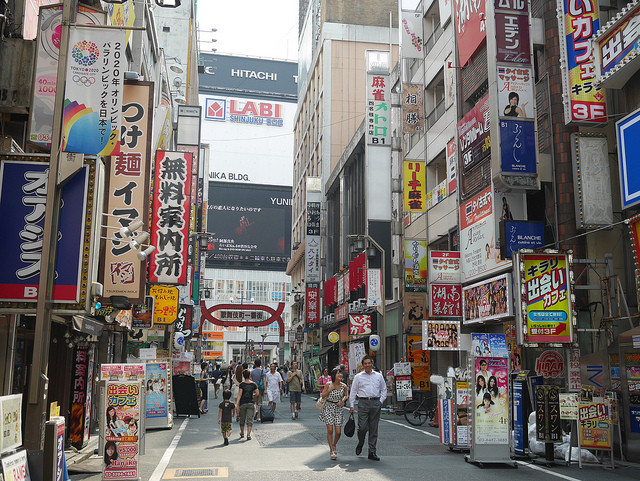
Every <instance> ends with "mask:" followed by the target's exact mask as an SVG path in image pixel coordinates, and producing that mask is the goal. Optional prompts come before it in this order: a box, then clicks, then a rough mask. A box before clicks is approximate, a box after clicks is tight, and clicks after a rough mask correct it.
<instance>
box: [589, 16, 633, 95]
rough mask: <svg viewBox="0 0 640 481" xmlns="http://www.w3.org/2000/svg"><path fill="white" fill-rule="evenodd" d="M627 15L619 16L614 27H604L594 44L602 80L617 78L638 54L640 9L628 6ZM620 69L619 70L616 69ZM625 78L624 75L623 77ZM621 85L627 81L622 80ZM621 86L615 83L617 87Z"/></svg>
mask: <svg viewBox="0 0 640 481" xmlns="http://www.w3.org/2000/svg"><path fill="white" fill-rule="evenodd" d="M627 9H628V10H627V13H626V14H622V15H618V16H616V18H615V21H612V22H611V23H612V25H611V26H609V27H607V26H608V25H609V24H607V25H606V26H604V27H603V28H602V30H601V32H600V35H597V36H596V37H595V39H594V42H593V49H594V54H595V57H596V61H599V62H598V63H597V69H598V74H599V76H600V80H607V79H608V78H609V77H615V76H616V75H615V74H616V73H618V72H619V71H620V70H621V69H620V67H618V66H619V65H620V66H621V67H622V66H624V65H625V64H626V63H627V62H629V61H631V60H632V59H633V58H635V56H636V55H637V54H638V48H639V47H640V36H639V35H638V27H637V26H638V22H639V21H640V7H639V6H638V5H637V4H636V6H635V7H632V6H631V5H629V6H627ZM616 67H618V68H616ZM623 77H624V75H623ZM620 82H621V83H624V82H626V80H624V79H621V81H620ZM618 85H621V84H620V83H615V86H618Z"/></svg>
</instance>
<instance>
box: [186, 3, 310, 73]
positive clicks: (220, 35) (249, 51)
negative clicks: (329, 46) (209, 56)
mask: <svg viewBox="0 0 640 481" xmlns="http://www.w3.org/2000/svg"><path fill="white" fill-rule="evenodd" d="M197 21H198V30H199V31H200V32H199V36H200V51H202V52H211V51H212V50H211V49H212V48H216V49H217V52H216V53H217V54H236V55H248V56H251V57H266V58H275V59H284V60H294V61H296V60H297V58H298V0H277V2H273V1H271V2H267V1H264V0H231V1H229V0H205V1H200V2H198V12H197ZM212 28H216V29H217V32H212V31H211V29H212ZM212 38H215V39H217V42H214V43H211V42H209V41H210V40H211V39H212Z"/></svg>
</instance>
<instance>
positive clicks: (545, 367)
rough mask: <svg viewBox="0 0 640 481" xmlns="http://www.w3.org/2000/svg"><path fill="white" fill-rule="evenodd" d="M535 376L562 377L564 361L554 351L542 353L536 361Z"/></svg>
mask: <svg viewBox="0 0 640 481" xmlns="http://www.w3.org/2000/svg"><path fill="white" fill-rule="evenodd" d="M536 374H537V375H538V376H542V377H551V378H556V377H564V359H563V358H562V356H561V355H560V354H559V353H557V352H556V351H544V352H543V353H542V355H541V356H540V357H539V358H538V359H536Z"/></svg>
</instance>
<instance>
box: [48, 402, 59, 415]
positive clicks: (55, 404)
mask: <svg viewBox="0 0 640 481" xmlns="http://www.w3.org/2000/svg"><path fill="white" fill-rule="evenodd" d="M58 416H60V406H58V401H55V402H52V403H51V407H50V408H49V419H53V418H55V417H58Z"/></svg>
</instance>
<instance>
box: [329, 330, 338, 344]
mask: <svg viewBox="0 0 640 481" xmlns="http://www.w3.org/2000/svg"><path fill="white" fill-rule="evenodd" d="M327 337H328V339H329V342H330V343H332V344H335V343H336V342H338V341H339V340H340V334H338V333H337V332H335V331H333V332H330V333H329V335H328V336H327Z"/></svg>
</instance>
